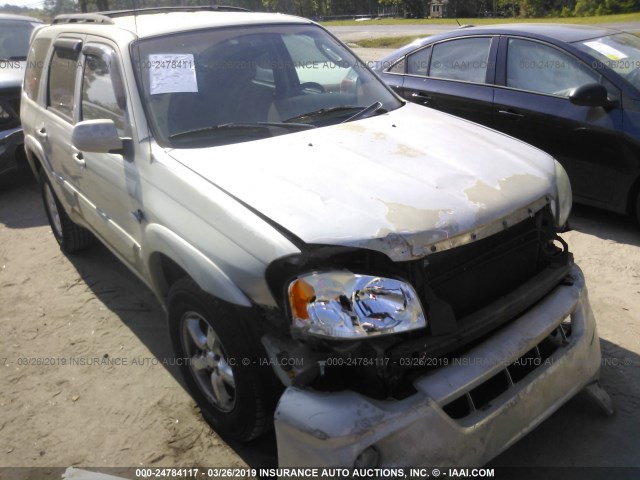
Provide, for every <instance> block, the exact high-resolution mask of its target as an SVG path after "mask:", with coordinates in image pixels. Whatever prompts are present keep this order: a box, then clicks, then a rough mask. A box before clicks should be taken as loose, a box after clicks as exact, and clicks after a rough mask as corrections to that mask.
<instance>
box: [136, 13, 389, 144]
mask: <svg viewBox="0 0 640 480" xmlns="http://www.w3.org/2000/svg"><path fill="white" fill-rule="evenodd" d="M133 57H134V64H135V66H136V67H137V68H136V74H137V76H138V85H139V86H140V88H141V91H142V96H143V99H144V103H145V108H146V110H147V116H148V118H149V121H150V124H151V128H152V130H153V133H154V135H155V137H156V139H157V141H158V142H159V143H160V144H161V145H163V146H167V147H174V148H193V147H203V146H211V145H224V144H229V143H238V142H244V141H250V140H256V139H260V138H266V137H271V136H275V135H283V134H287V133H294V132H299V131H301V130H306V129H309V128H318V127H323V126H326V125H332V124H336V123H340V122H343V121H353V120H357V119H360V118H366V117H368V116H373V115H377V114H380V113H383V112H386V111H389V110H393V109H395V108H398V107H399V106H400V105H401V102H400V101H399V100H398V99H397V98H396V97H395V96H394V95H393V94H392V93H391V92H390V91H389V90H388V89H387V87H386V86H384V84H382V82H381V81H380V80H379V79H378V78H377V77H376V76H375V75H374V74H372V73H371V72H370V71H369V70H368V69H367V68H366V67H364V66H363V65H362V64H361V63H359V62H357V60H356V58H355V57H354V56H353V55H352V54H351V53H350V52H349V51H348V50H347V49H345V48H344V47H343V46H342V45H341V44H340V43H339V42H337V41H336V40H334V39H333V38H332V37H331V36H330V35H328V34H327V33H326V32H325V31H324V30H322V29H321V28H319V27H316V26H312V25H269V26H248V27H242V28H238V27H235V28H233V29H231V28H228V29H227V28H225V29H211V30H205V31H195V32H185V33H181V34H177V35H176V34H172V35H168V36H164V37H156V38H150V39H146V40H142V41H140V42H138V43H137V44H136V45H135V46H134V48H133Z"/></svg>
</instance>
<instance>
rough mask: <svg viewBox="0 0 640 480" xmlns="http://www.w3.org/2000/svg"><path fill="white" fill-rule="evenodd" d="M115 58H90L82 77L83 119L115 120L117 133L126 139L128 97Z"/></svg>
mask: <svg viewBox="0 0 640 480" xmlns="http://www.w3.org/2000/svg"><path fill="white" fill-rule="evenodd" d="M105 48H108V47H105ZM95 50H98V49H95ZM109 52H110V50H109ZM115 58H116V56H115V55H100V54H95V53H90V54H88V55H87V57H86V62H85V67H84V72H83V76H82V112H81V118H82V120H99V119H108V120H113V122H114V123H115V125H116V129H117V130H118V133H119V134H120V136H121V137H124V136H126V135H125V125H126V121H125V109H126V97H125V95H124V91H123V88H122V85H123V83H122V80H121V77H120V73H119V71H118V69H117V67H116V66H115V64H114V63H113V62H114V61H115V60H114V59H115Z"/></svg>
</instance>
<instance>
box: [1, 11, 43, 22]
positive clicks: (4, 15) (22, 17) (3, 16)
mask: <svg viewBox="0 0 640 480" xmlns="http://www.w3.org/2000/svg"><path fill="white" fill-rule="evenodd" d="M0 20H11V21H22V22H31V23H33V22H38V23H44V22H43V21H42V20H40V19H39V18H35V17H27V16H25V15H13V14H10V13H0Z"/></svg>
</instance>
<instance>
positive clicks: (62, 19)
mask: <svg viewBox="0 0 640 480" xmlns="http://www.w3.org/2000/svg"><path fill="white" fill-rule="evenodd" d="M201 11H212V12H249V11H250V10H247V9H246V8H242V7H232V6H229V5H205V6H199V7H149V8H135V9H130V10H113V11H107V12H96V13H70V14H65V15H58V16H56V17H55V18H54V19H53V23H54V24H56V23H102V24H108V25H110V24H113V23H115V22H114V21H113V18H117V17H128V16H131V15H150V14H153V13H170V12H201Z"/></svg>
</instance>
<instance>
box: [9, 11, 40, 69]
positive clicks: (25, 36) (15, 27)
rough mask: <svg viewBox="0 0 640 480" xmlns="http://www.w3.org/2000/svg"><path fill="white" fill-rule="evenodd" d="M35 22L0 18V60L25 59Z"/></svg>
mask: <svg viewBox="0 0 640 480" xmlns="http://www.w3.org/2000/svg"><path fill="white" fill-rule="evenodd" d="M36 25H38V24H37V23H35V22H33V23H32V22H23V21H16V20H0V60H26V59H27V53H29V38H30V37H31V32H32V31H33V29H34V28H35V27H36Z"/></svg>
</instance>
